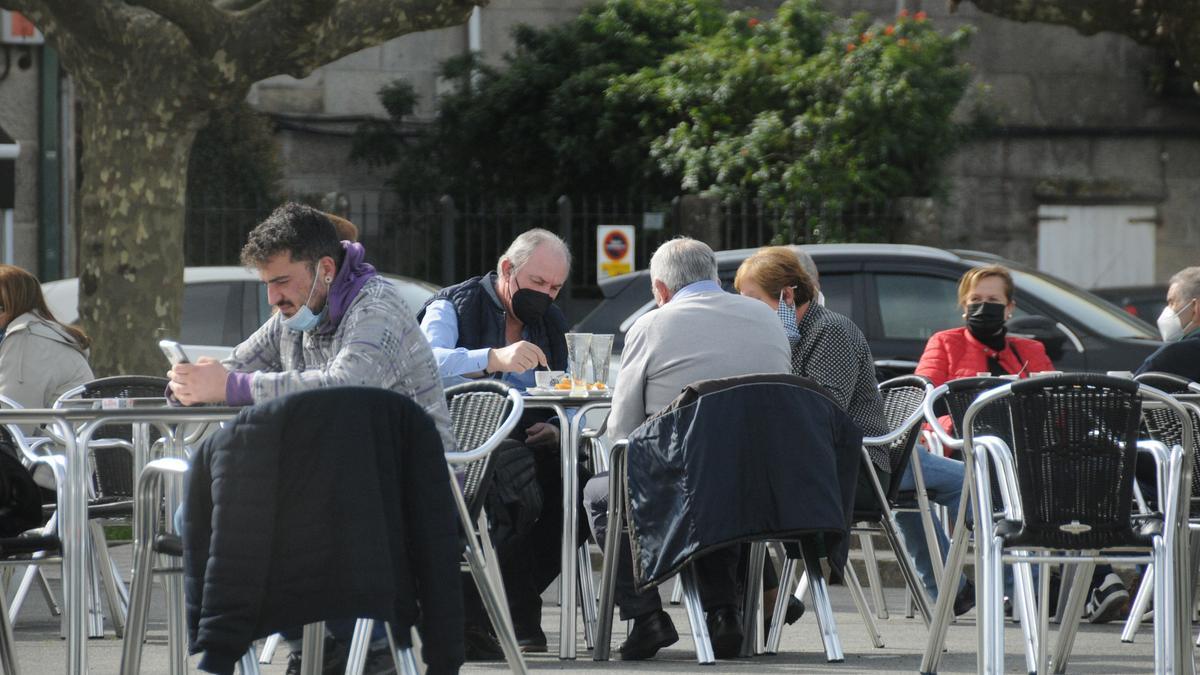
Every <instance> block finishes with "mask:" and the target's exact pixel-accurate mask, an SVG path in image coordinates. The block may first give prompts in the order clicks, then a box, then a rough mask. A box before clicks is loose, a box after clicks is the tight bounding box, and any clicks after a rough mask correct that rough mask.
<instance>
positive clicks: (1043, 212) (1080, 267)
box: [1037, 204, 1158, 288]
mask: <svg viewBox="0 0 1200 675" xmlns="http://www.w3.org/2000/svg"><path fill="white" fill-rule="evenodd" d="M1156 215H1157V214H1156V211H1155V208H1154V207H1153V206H1077V205H1061V204H1047V205H1043V206H1041V207H1039V208H1038V249H1037V250H1038V261H1037V266H1038V269H1039V270H1042V271H1043V272H1049V273H1050V274H1053V275H1054V276H1057V277H1060V278H1062V279H1066V280H1067V281H1070V282H1072V283H1074V284H1076V285H1078V286H1082V287H1083V288H1104V287H1108V286H1144V285H1150V284H1153V283H1154V247H1155V233H1156V230H1157V227H1158V221H1157V217H1156Z"/></svg>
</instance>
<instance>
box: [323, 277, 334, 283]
mask: <svg viewBox="0 0 1200 675" xmlns="http://www.w3.org/2000/svg"><path fill="white" fill-rule="evenodd" d="M325 283H327V284H332V283H333V277H325Z"/></svg>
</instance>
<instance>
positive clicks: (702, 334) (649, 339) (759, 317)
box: [608, 289, 792, 438]
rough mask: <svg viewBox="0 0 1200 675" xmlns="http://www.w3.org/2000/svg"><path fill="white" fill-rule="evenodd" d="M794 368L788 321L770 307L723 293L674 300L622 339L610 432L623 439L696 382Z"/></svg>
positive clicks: (640, 319) (711, 292)
mask: <svg viewBox="0 0 1200 675" xmlns="http://www.w3.org/2000/svg"><path fill="white" fill-rule="evenodd" d="M681 290H682V289H681ZM791 371H792V367H791V353H790V350H789V348H788V340H787V335H786V334H785V333H784V332H783V324H782V323H780V321H779V318H778V317H777V316H775V313H774V312H772V311H771V308H770V307H769V306H768V305H767V304H766V303H763V302H761V301H759V300H752V299H750V298H744V297H742V296H740V295H734V294H732V293H726V292H725V291H709V292H703V293H698V294H695V295H688V296H686V297H683V298H673V299H672V300H671V301H670V302H668V303H667V304H666V305H663V306H662V307H661V308H659V309H657V310H654V311H652V312H650V313H649V314H646V315H645V316H642V317H641V318H639V319H638V320H637V321H636V322H634V324H633V327H631V328H630V329H629V333H628V334H627V335H626V336H625V350H624V352H622V354H621V372H620V374H619V375H618V376H617V386H616V389H615V390H614V391H613V408H612V414H611V415H610V416H609V419H608V429H609V434H610V435H611V437H612V438H625V437H626V436H628V435H629V433H630V432H631V431H633V430H634V429H635V428H637V426H638V425H640V424H641V423H642V422H644V421H646V418H648V417H650V416H651V415H653V414H654V413H657V412H658V411H660V410H662V409H663V408H665V407H667V405H669V404H670V403H671V401H673V400H674V399H675V397H676V396H678V395H679V392H680V390H681V389H683V388H684V387H685V386H687V385H689V384H691V383H693V382H698V381H700V380H709V379H714V378H721V377H733V376H736V375H754V374H759V373H791Z"/></svg>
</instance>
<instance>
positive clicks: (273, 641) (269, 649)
mask: <svg viewBox="0 0 1200 675" xmlns="http://www.w3.org/2000/svg"><path fill="white" fill-rule="evenodd" d="M282 641H283V636H282V635H280V634H279V633H275V634H274V635H272V636H270V637H268V638H267V641H266V642H264V643H263V648H262V651H261V652H259V654H258V662H259V663H262V664H266V665H270V664H271V661H272V660H274V658H275V650H277V649H279V643H280V642H282Z"/></svg>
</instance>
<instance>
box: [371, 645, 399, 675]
mask: <svg viewBox="0 0 1200 675" xmlns="http://www.w3.org/2000/svg"><path fill="white" fill-rule="evenodd" d="M363 675H396V660H395V659H393V658H392V655H391V653H390V652H389V650H388V647H387V645H383V646H382V647H379V648H377V649H371V650H369V651H368V652H367V663H366V665H365V666H363Z"/></svg>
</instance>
